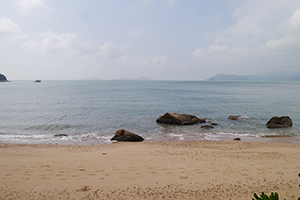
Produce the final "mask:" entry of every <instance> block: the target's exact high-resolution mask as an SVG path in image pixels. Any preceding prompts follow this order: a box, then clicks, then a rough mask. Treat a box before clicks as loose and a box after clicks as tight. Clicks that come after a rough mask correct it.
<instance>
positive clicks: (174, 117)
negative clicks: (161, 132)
mask: <svg viewBox="0 0 300 200" xmlns="http://www.w3.org/2000/svg"><path fill="white" fill-rule="evenodd" d="M156 122H157V123H163V124H177V125H192V124H198V123H204V122H206V119H199V118H198V117H196V116H195V115H188V114H178V113H171V114H170V113H165V114H164V115H162V116H159V117H158V118H157V120H156Z"/></svg>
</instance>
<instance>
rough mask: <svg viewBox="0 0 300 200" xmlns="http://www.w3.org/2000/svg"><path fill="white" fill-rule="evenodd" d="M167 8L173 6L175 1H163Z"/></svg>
mask: <svg viewBox="0 0 300 200" xmlns="http://www.w3.org/2000/svg"><path fill="white" fill-rule="evenodd" d="M165 2H166V3H167V5H168V6H173V5H175V3H176V0H165Z"/></svg>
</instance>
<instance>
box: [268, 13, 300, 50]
mask: <svg viewBox="0 0 300 200" xmlns="http://www.w3.org/2000/svg"><path fill="white" fill-rule="evenodd" d="M299 35H300V9H297V10H295V11H294V13H293V15H292V17H291V18H290V19H289V20H287V21H285V22H283V23H282V24H281V25H280V29H279V32H278V36H277V38H275V39H271V40H269V41H268V42H267V43H266V44H265V45H264V46H263V49H264V50H267V51H281V52H282V51H285V52H287V51H288V52H289V53H291V52H295V50H298V53H299V50H300V37H299Z"/></svg>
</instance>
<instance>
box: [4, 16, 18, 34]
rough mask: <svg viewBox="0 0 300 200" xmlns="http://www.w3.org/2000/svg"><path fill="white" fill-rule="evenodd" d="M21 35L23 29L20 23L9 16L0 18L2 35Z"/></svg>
mask: <svg viewBox="0 0 300 200" xmlns="http://www.w3.org/2000/svg"><path fill="white" fill-rule="evenodd" d="M20 35H21V31H20V27H19V25H18V24H16V23H14V22H13V21H11V20H10V19H9V18H1V19H0V37H1V36H2V37H16V36H20Z"/></svg>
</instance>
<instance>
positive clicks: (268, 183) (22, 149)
mask: <svg viewBox="0 0 300 200" xmlns="http://www.w3.org/2000/svg"><path fill="white" fill-rule="evenodd" d="M299 151H300V144H295V143H280V142H253V141H243V140H242V141H190V142H138V143H133V142H117V143H112V144H104V145H40V144H35V145H33V144H31V145H30V144H29V145H27V144H4V143H0V170H1V172H2V173H1V175H0V180H1V181H0V183H1V184H0V199H10V198H11V199H17V198H18V197H22V198H23V199H59V198H61V199H67V198H69V199H85V198H88V197H89V198H90V199H109V198H111V199H157V198H166V199H212V198H214V199H251V198H252V197H253V193H254V192H256V193H257V194H261V192H265V193H266V194H268V195H269V194H270V193H271V192H278V193H279V197H280V199H283V198H286V199H296V198H298V197H300V188H299V187H298V185H299V183H300V178H299V177H298V173H300V161H299Z"/></svg>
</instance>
